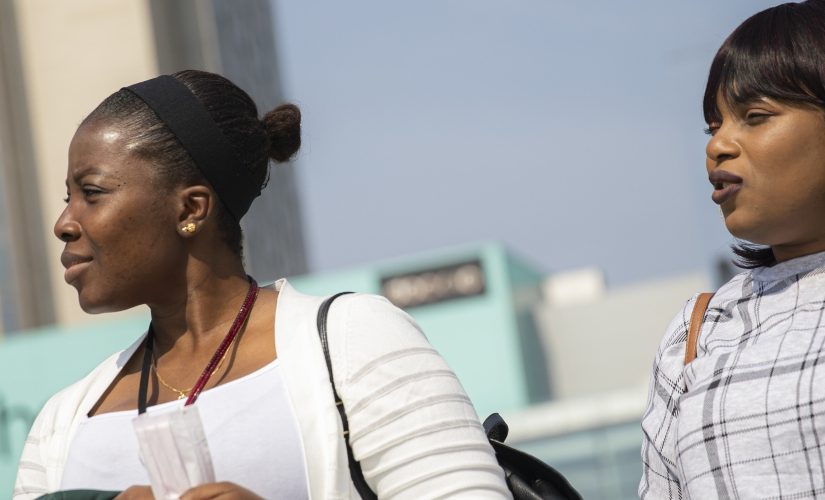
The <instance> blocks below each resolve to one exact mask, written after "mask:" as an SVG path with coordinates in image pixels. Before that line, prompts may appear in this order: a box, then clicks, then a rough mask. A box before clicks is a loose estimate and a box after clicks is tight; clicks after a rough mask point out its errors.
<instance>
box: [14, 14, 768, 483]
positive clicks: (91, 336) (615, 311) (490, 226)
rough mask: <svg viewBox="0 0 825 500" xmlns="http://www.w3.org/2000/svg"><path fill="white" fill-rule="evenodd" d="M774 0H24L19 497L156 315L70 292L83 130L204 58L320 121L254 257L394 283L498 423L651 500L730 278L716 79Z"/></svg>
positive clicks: (18, 126)
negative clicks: (689, 336)
mask: <svg viewBox="0 0 825 500" xmlns="http://www.w3.org/2000/svg"><path fill="white" fill-rule="evenodd" d="M775 3H776V2H773V1H766V0H730V1H726V2H724V3H719V2H714V1H713V0H696V1H695V2H679V3H672V2H670V3H668V2H657V1H654V0H629V1H627V2H611V1H609V0H596V1H592V2H587V3H586V4H584V3H581V2H572V1H566V0H565V1H562V0H556V1H550V2H538V1H529V2H520V3H516V4H512V3H506V2H493V1H490V0H487V1H469V0H462V1H458V0H451V1H431V0H424V1H418V2H410V3H406V4H402V5H399V4H397V3H396V4H387V3H386V2H380V1H378V0H368V1H367V0H363V1H358V2H347V3H332V2H327V3H325V4H324V5H320V4H317V3H308V2H287V1H279V0H235V1H231V0H177V1H174V2H172V1H166V0H73V1H72V2H60V1H57V0H0V206H2V207H3V210H2V212H0V213H1V214H2V215H0V219H2V220H0V283H2V286H0V311H2V322H0V496H2V495H3V493H2V492H3V491H11V482H12V480H13V477H14V473H15V469H16V463H17V459H18V456H19V451H20V447H21V446H22V442H23V440H24V439H25V435H26V432H27V429H28V427H29V425H30V423H31V420H32V419H33V418H34V415H35V414H36V412H37V411H38V409H39V408H40V406H41V405H42V404H43V402H44V401H45V400H46V398H47V397H48V396H49V395H50V394H52V393H54V392H55V391H56V390H58V389H60V388H61V387H63V386H65V385H66V384H67V383H69V382H70V381H72V380H74V379H76V378H79V377H81V376H82V375H83V374H85V373H87V372H88V371H89V370H90V369H91V368H92V367H93V366H94V365H95V364H96V363H97V362H98V361H100V360H102V359H103V358H104V357H105V356H106V355H108V354H110V353H111V352H113V351H114V350H116V349H118V348H122V347H124V346H126V345H128V344H129V343H130V342H131V341H132V340H133V339H134V338H135V337H136V336H137V335H139V334H140V333H142V332H143V330H144V329H145V326H146V324H147V321H146V319H147V316H146V311H126V312H123V313H118V314H111V315H104V316H102V317H90V316H87V315H85V314H84V313H82V312H81V311H80V309H79V307H78V306H77V303H76V295H75V292H74V289H72V288H70V287H68V286H67V285H65V284H64V283H63V278H62V276H63V270H62V268H61V266H60V263H59V258H58V256H59V253H60V251H61V249H62V244H61V243H60V242H59V241H58V240H57V239H56V238H54V237H53V236H52V234H51V227H52V224H53V222H54V220H55V219H56V217H57V215H58V214H59V212H60V210H61V209H62V201H61V200H62V198H63V197H64V194H65V193H64V192H65V187H64V179H65V169H66V153H67V148H68V144H69V141H70V140H71V137H72V134H73V133H74V130H75V128H76V126H77V125H78V124H79V123H80V121H81V120H82V119H83V117H84V116H85V115H86V114H87V113H88V112H90V111H91V110H92V109H93V107H94V106H95V105H96V104H97V103H99V102H100V101H101V100H102V99H103V98H104V97H105V96H107V95H109V94H110V93H112V92H114V91H116V90H117V89H118V88H120V87H122V86H124V85H127V84H130V83H134V82H137V81H140V80H143V79H147V78H151V77H153V76H155V75H157V74H158V73H168V72H173V71H176V70H179V69H184V68H198V69H206V70H210V71H217V72H220V73H223V74H225V75H226V76H228V77H229V78H231V79H232V80H234V81H235V82H236V83H238V84H239V85H240V86H241V87H243V88H244V89H246V90H247V91H248V92H249V93H250V94H251V95H252V96H253V97H254V99H255V100H256V102H257V103H258V104H259V109H260V111H261V112H262V113H263V112H265V111H266V110H268V109H270V108H272V107H273V106H274V105H275V104H277V103H278V102H280V101H281V100H284V99H286V100H291V101H293V102H296V103H297V104H298V105H299V106H300V107H301V108H302V110H303V113H304V146H303V148H302V152H301V153H300V154H299V156H298V158H297V160H296V162H295V165H287V166H283V167H279V168H275V169H273V171H272V179H271V182H270V185H269V187H268V189H267V190H266V191H265V193H264V195H263V197H262V199H261V200H259V201H258V202H257V203H256V204H255V205H254V206H253V209H252V211H251V212H250V213H249V215H248V216H247V218H246V220H245V222H244V225H245V234H246V243H245V245H246V248H247V261H248V265H249V267H250V269H251V272H252V274H254V275H255V276H256V277H258V278H259V280H262V281H266V280H267V279H269V280H273V279H276V278H277V277H280V276H289V277H290V279H291V281H292V282H293V284H294V285H295V286H296V288H298V289H299V290H302V291H305V292H308V293H332V292H336V291H340V290H343V289H350V290H357V291H363V292H371V293H382V294H384V295H387V296H388V297H389V298H390V299H391V300H393V302H395V303H396V304H397V305H399V306H400V307H403V308H405V309H406V310H408V311H409V312H410V313H411V314H412V315H413V316H414V317H415V318H416V319H417V320H418V321H419V323H420V324H421V326H422V327H423V329H424V331H425V332H426V333H427V335H428V337H429V338H430V340H431V341H432V343H433V344H434V345H435V346H436V347H437V348H438V349H439V350H440V351H441V352H442V353H443V354H444V356H445V358H446V359H447V361H448V362H449V363H450V365H451V366H452V367H453V368H454V369H455V370H456V372H457V373H458V375H459V377H460V379H461V380H462V383H463V384H464V385H465V387H466V389H467V391H468V393H469V394H470V396H471V398H472V399H473V401H474V403H475V405H476V408H477V410H478V413H479V414H480V416H481V417H482V418H483V417H484V416H486V414H488V413H490V412H492V411H500V412H501V413H502V414H503V415H504V416H505V418H506V419H507V420H508V421H509V422H510V424H511V438H510V439H511V440H512V441H513V443H514V444H516V445H517V446H520V447H522V448H524V449H526V450H528V451H530V452H532V453H535V454H537V455H539V456H541V457H542V458H544V459H546V460H547V461H548V462H549V463H551V464H552V465H554V466H555V467H557V468H558V469H560V470H561V471H563V472H564V473H566V474H567V475H568V476H569V478H570V479H571V481H572V482H573V483H574V485H575V486H576V487H577V488H579V490H580V491H581V492H582V493H583V494H584V496H585V498H589V499H599V498H604V499H618V498H634V497H635V488H636V484H637V483H638V478H639V475H640V467H641V461H640V457H639V446H640V440H641V435H640V432H641V431H640V429H639V419H640V416H641V412H642V410H643V408H644V404H645V398H646V384H647V376H648V373H647V372H648V369H649V367H650V363H651V360H652V357H653V355H654V353H655V350H656V347H657V344H658V342H659V338H660V337H661V335H662V333H663V332H664V330H665V328H666V326H667V324H668V322H669V321H670V319H671V318H672V317H673V316H674V315H675V314H676V313H677V311H678V310H679V308H680V307H681V305H682V304H683V303H684V302H685V300H687V299H688V298H689V297H690V296H691V295H692V294H693V293H695V292H698V291H701V290H707V289H711V288H713V287H714V286H716V285H717V284H719V283H720V282H722V281H724V280H725V279H727V277H728V276H729V275H730V273H731V272H732V271H731V267H730V265H729V264H728V263H727V261H728V259H729V256H728V254H729V252H728V251H727V246H728V245H729V244H730V243H731V240H730V237H729V236H728V235H727V233H726V232H725V230H724V227H723V224H722V222H721V220H720V219H719V217H718V215H717V211H716V208H715V206H713V204H712V203H711V202H710V200H709V193H710V186H709V185H708V183H707V182H706V180H705V178H706V176H705V173H704V143H705V137H704V136H703V135H702V134H701V129H702V128H703V126H704V124H703V120H702V116H701V106H700V101H701V94H702V91H703V89H704V79H705V77H706V73H707V69H708V66H709V64H710V60H711V58H712V56H713V54H714V52H715V50H716V48H717V47H718V46H719V45H720V44H721V42H722V41H723V39H724V37H725V36H726V35H727V34H728V33H729V32H730V31H731V30H732V29H733V28H734V27H735V26H736V25H737V24H739V23H740V22H741V21H742V20H744V19H745V18H746V17H747V16H749V15H750V14H753V13H755V12H756V11H758V10H760V9H763V8H765V7H768V6H770V5H772V4H775ZM296 165H297V166H298V167H299V168H297V169H294V166H296ZM135 244H137V245H139V244H140V242H135ZM11 374H16V375H17V377H18V378H14V379H13V378H12V377H11Z"/></svg>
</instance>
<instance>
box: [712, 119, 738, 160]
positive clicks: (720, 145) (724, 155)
mask: <svg viewBox="0 0 825 500" xmlns="http://www.w3.org/2000/svg"><path fill="white" fill-rule="evenodd" d="M705 154H706V155H707V157H708V160H710V161H711V162H713V163H715V164H717V165H718V164H720V163H722V162H723V161H725V160H729V159H731V158H736V157H737V156H739V144H738V143H737V142H736V141H735V140H733V139H732V138H731V136H730V133H729V129H728V128H727V127H725V126H724V125H722V126H720V127H719V128H718V129H717V130H716V132H715V133H714V134H713V135H712V136H711V138H710V140H709V141H708V145H707V147H705Z"/></svg>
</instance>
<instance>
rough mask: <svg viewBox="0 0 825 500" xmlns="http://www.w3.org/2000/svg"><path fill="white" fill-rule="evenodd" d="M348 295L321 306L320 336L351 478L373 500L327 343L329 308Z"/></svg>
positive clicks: (363, 493)
mask: <svg viewBox="0 0 825 500" xmlns="http://www.w3.org/2000/svg"><path fill="white" fill-rule="evenodd" d="M348 293H352V292H341V293H336V294H335V295H333V296H332V297H329V298H328V299H326V300H325V301H324V302H323V303H322V304H321V307H319V308H318V320H317V323H318V336H319V337H320V338H321V348H323V350H324V359H325V360H326V362H327V371H328V372H329V384H330V385H331V386H332V395H333V396H335V407H336V408H338V415H340V416H341V424H342V425H343V427H344V442H346V443H347V459H348V460H349V474H350V477H351V478H352V482H353V484H354V485H355V489H356V490H358V494H359V495H361V498H364V499H366V500H373V499H377V498H378V497H377V496H376V495H375V493H374V492H373V491H372V490H371V489H370V487H369V485H368V484H367V481H366V479H364V473H363V472H362V471H361V464H360V463H358V461H357V460H355V457H354V456H353V455H352V447H351V446H350V444H349V422H348V421H347V412H346V411H345V410H344V403H343V401H341V398H340V397H339V396H338V391H337V390H335V378H334V377H333V376H332V360H331V359H330V357H329V342H328V341H327V315H328V314H329V308H330V306H331V305H332V302H333V301H334V300H335V299H337V298H338V297H340V296H341V295H346V294H348Z"/></svg>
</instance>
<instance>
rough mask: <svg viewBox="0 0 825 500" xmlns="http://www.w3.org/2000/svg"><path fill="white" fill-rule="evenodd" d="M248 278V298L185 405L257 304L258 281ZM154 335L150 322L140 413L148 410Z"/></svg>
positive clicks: (193, 398)
mask: <svg viewBox="0 0 825 500" xmlns="http://www.w3.org/2000/svg"><path fill="white" fill-rule="evenodd" d="M248 278H249V291H248V292H246V298H245V299H244V301H243V304H241V309H240V310H239V311H238V314H237V315H236V316H235V321H233V322H232V326H231V327H230V328H229V332H228V333H227V334H226V336H225V337H224V338H223V341H221V344H220V345H219V346H218V349H217V350H216V351H215V354H213V355H212V359H210V360H209V363H208V364H207V365H206V368H204V369H203V372H202V373H201V375H200V377H198V380H197V382H195V385H194V386H192V392H191V393H190V394H189V397H188V398H187V399H186V403H185V404H184V406H187V405H191V404H192V403H194V402H195V401H196V400H197V399H198V396H199V395H200V393H201V391H203V388H204V387H205V386H206V383H207V382H208V381H209V378H210V377H211V376H212V373H213V372H215V368H216V367H217V366H218V363H220V361H221V359H223V356H224V355H225V354H226V351H227V349H229V346H230V345H232V342H233V341H234V340H235V337H236V336H237V335H238V332H239V331H240V330H241V328H242V327H243V325H244V323H246V320H247V318H249V313H250V312H251V311H252V306H253V305H254V304H255V299H257V298H258V290H259V288H258V283H257V282H256V281H255V280H254V279H253V278H252V277H251V276H248ZM154 335H155V332H154V330H153V329H152V324H151V323H149V333H148V334H147V335H146V347H145V349H144V352H143V369H142V370H141V373H140V386H139V388H138V413H144V412H145V411H146V392H147V388H148V385H149V371H150V369H151V364H152V358H153V354H152V351H153V349H154Z"/></svg>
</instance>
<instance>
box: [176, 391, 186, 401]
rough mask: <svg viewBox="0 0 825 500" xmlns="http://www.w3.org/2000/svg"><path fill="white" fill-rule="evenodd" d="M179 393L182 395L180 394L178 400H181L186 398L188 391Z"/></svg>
mask: <svg viewBox="0 0 825 500" xmlns="http://www.w3.org/2000/svg"><path fill="white" fill-rule="evenodd" d="M179 394H180V396H178V400H179V401H180V400H181V399H186V393H185V392H181V393H179Z"/></svg>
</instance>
